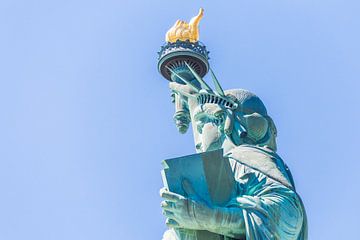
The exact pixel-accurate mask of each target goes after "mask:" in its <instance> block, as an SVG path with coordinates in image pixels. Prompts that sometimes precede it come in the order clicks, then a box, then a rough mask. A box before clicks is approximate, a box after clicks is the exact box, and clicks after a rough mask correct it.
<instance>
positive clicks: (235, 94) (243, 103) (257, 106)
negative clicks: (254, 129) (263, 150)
mask: <svg viewBox="0 0 360 240" xmlns="http://www.w3.org/2000/svg"><path fill="white" fill-rule="evenodd" d="M225 94H226V95H227V97H230V98H234V100H235V99H236V100H237V102H238V103H239V106H238V109H236V110H235V111H234V112H235V114H236V112H242V113H244V114H252V113H258V114H260V115H262V116H263V117H264V118H265V119H266V120H267V122H268V125H269V129H268V133H267V136H266V137H265V139H263V140H262V141H260V142H257V143H256V144H257V145H260V146H267V147H269V148H271V149H272V150H274V151H276V140H275V138H276V136H277V130H276V126H275V124H274V122H273V120H272V119H271V117H270V116H268V114H267V110H266V107H265V105H264V103H263V102H262V101H261V99H260V98H259V97H258V96H256V95H255V94H254V93H252V92H250V91H248V90H244V89H230V90H226V91H225ZM235 132H236V131H235Z"/></svg>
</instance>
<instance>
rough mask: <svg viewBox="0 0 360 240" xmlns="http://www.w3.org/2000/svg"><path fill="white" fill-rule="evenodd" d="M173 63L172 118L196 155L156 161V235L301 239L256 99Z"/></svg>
mask: <svg viewBox="0 0 360 240" xmlns="http://www.w3.org/2000/svg"><path fill="white" fill-rule="evenodd" d="M183 57H184V56H182V57H181V59H183ZM181 59H180V60H181ZM180 60H179V61H180ZM181 61H183V62H182V63H180V64H178V65H176V66H170V67H169V66H166V67H168V68H169V69H168V70H169V74H171V77H170V78H168V79H172V80H173V81H172V82H170V83H169V86H170V89H171V91H172V95H173V99H174V104H175V116H174V119H175V123H176V126H177V127H178V129H179V131H180V132H181V133H184V132H185V131H186V130H187V129H188V127H189V124H190V123H191V126H192V130H193V135H194V145H195V149H196V152H197V153H198V154H195V155H191V156H184V157H180V158H176V159H170V160H166V161H164V170H163V173H162V174H163V179H164V188H162V189H161V190H160V195H161V197H162V198H163V201H162V202H161V207H162V209H163V214H164V216H165V217H166V224H167V226H168V227H169V230H167V231H166V232H165V233H164V236H163V240H212V239H219V240H220V239H222V240H224V239H248V240H249V239H251V240H252V239H254V240H264V239H280V240H306V239H307V220H306V213H305V208H304V206H303V204H302V201H301V199H300V196H299V195H298V194H297V193H296V190H295V185H294V181H293V178H292V176H291V172H290V170H289V168H288V167H287V165H286V164H285V163H284V161H283V160H282V159H281V158H280V156H279V155H277V153H276V150H277V146H276V135H277V129H276V126H275V124H274V122H273V120H272V119H271V117H270V116H269V115H268V113H267V110H266V108H265V106H264V104H263V102H262V101H261V100H260V98H259V97H257V96H256V95H255V94H253V93H251V92H249V91H247V90H243V89H232V90H225V91H224V90H223V88H222V87H221V86H220V83H219V81H218V80H217V78H216V77H215V74H214V73H213V72H212V71H211V75H212V78H213V81H214V85H215V90H212V89H211V87H210V86H209V85H208V84H207V83H206V82H205V81H204V80H203V79H202V76H200V75H199V74H198V73H197V71H196V69H194V68H193V67H192V66H191V65H190V64H188V62H187V61H186V59H185V60H181ZM185 66H186V67H185ZM189 73H191V74H189ZM174 79H175V80H174ZM219 151H220V152H221V154H220V156H219V154H218V153H219ZM206 159H208V160H206ZM209 159H210V161H209ZM225 162H226V164H225V165H224V163H225ZM224 166H225V168H224ZM226 166H229V167H228V168H227V167H226ZM226 169H228V170H229V171H227V170H226ZM231 182H233V184H230V183H231ZM217 199H221V201H217Z"/></svg>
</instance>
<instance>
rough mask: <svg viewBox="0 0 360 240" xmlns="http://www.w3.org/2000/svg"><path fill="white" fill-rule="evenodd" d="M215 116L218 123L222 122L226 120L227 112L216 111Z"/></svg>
mask: <svg viewBox="0 0 360 240" xmlns="http://www.w3.org/2000/svg"><path fill="white" fill-rule="evenodd" d="M214 117H215V123H216V124H222V123H223V122H224V121H225V113H224V112H223V111H218V112H216V113H215V114H214Z"/></svg>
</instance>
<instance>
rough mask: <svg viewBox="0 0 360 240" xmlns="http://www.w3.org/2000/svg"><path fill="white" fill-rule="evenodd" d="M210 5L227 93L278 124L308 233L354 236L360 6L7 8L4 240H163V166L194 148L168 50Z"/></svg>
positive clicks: (215, 57) (0, 11)
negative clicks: (248, 97)
mask: <svg viewBox="0 0 360 240" xmlns="http://www.w3.org/2000/svg"><path fill="white" fill-rule="evenodd" d="M199 7H203V8H204V9H205V16H204V18H203V21H202V22H201V36H200V38H201V41H202V42H204V43H205V44H206V45H207V47H208V49H209V50H210V52H211V53H210V56H211V60H210V63H211V66H212V68H213V69H214V71H215V72H216V74H217V76H218V78H219V80H220V81H221V83H222V85H223V87H224V88H225V89H228V88H245V89H248V90H250V91H253V92H255V93H256V94H257V95H259V96H260V97H261V98H262V100H263V101H264V102H265V105H266V106H267V109H268V112H269V114H270V116H272V118H273V119H274V121H275V123H276V125H277V128H278V132H279V134H278V139H277V140H278V149H279V150H278V153H279V154H280V155H281V156H282V157H283V159H284V160H285V162H286V163H287V164H288V165H289V167H290V168H291V170H292V172H293V175H294V178H295V181H296V185H297V190H298V192H299V193H300V194H301V196H302V198H303V201H304V203H305V207H306V210H307V214H308V218H309V237H310V238H309V239H340V238H341V239H354V238H356V236H357V235H358V233H357V230H358V227H359V225H358V217H359V215H360V207H359V201H358V199H359V197H360V187H359V186H358V184H359V180H358V176H359V172H360V163H359V153H358V151H357V150H358V143H357V141H358V136H359V135H360V127H359V124H358V123H357V122H358V119H359V117H360V110H359V107H358V104H359V103H360V95H359V93H358V92H359V88H360V84H359V75H360V57H359V56H360V45H359V42H360V33H359V26H360V15H359V10H360V3H359V1H355V0H354V1H341V0H326V1H325V0H319V1H313V0H303V1H297V0H293V1H289V0H276V1H269V0H267V1H264V0H263V1H259V0H251V1H250V0H240V1H239V0H237V1H235V0H234V1H194V0H192V1H185V0H184V1H156V0H154V1H137V0H132V1H130V0H128V1H124V0H118V1H114V0H103V1H92V0H87V1H84V0H72V1H66V0H62V1H58V0H54V1H44V0H38V1H35V0H30V1H29V0H28V1H24V0H23V1H16V0H15V1H10V0H3V1H1V2H0V36H1V37H0V83H1V87H0V109H1V118H0V190H1V195H0V196H1V197H0V239H4V240H22V239H28V240H35V239H36V240H65V239H66V240H99V239H106V240H111V239H132V240H140V239H141V240H142V239H161V235H162V232H163V231H164V230H165V225H164V218H163V217H162V215H161V209H160V201H161V199H160V197H159V194H158V191H159V189H160V187H161V186H162V182H161V177H160V170H161V165H160V163H161V161H162V160H163V159H165V158H169V157H174V156H180V155H187V154H190V153H193V152H194V146H193V142H192V135H191V133H188V134H186V135H180V134H178V133H177V130H176V128H175V126H174V124H173V122H172V115H173V110H174V108H173V106H172V103H171V101H170V91H169V89H168V86H167V82H166V80H165V79H163V78H162V77H161V76H160V74H159V73H158V72H157V66H156V64H157V54H156V52H157V51H158V50H159V48H160V45H161V44H163V42H164V34H165V32H166V31H167V29H168V28H169V27H171V26H172V25H173V24H174V22H175V20H176V19H178V18H181V19H184V20H188V19H189V18H191V17H192V16H193V15H195V14H196V13H197V11H198V8H199Z"/></svg>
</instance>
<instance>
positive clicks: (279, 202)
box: [233, 170, 306, 240]
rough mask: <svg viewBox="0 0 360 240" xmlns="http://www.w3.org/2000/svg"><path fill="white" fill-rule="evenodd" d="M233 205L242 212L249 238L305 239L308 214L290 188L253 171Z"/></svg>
mask: <svg viewBox="0 0 360 240" xmlns="http://www.w3.org/2000/svg"><path fill="white" fill-rule="evenodd" d="M241 180H243V181H242V183H243V184H240V185H242V187H243V190H242V193H241V194H240V195H238V197H237V198H236V201H234V203H233V206H237V207H238V208H240V209H242V217H243V220H244V226H245V232H246V239H255V240H261V239H281V240H294V239H304V238H303V237H301V236H302V234H304V233H303V232H304V230H303V229H304V226H303V224H304V222H305V221H306V220H305V218H306V216H305V212H304V208H303V205H302V202H301V200H300V198H299V196H298V195H297V194H296V193H295V192H294V191H293V190H292V189H290V188H288V187H286V186H284V185H282V184H281V183H279V182H277V181H275V180H273V179H271V178H269V177H267V176H265V175H264V174H262V173H260V172H257V171H255V170H254V171H253V172H250V173H248V174H245V175H244V176H243V178H242V179H241Z"/></svg>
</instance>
